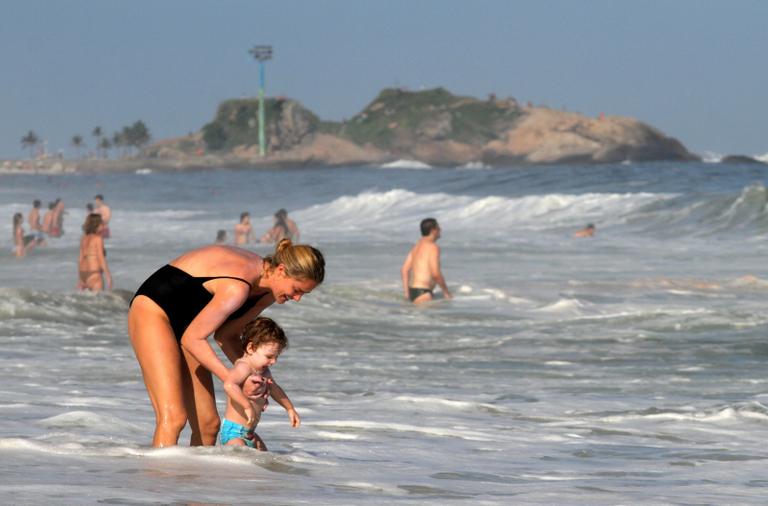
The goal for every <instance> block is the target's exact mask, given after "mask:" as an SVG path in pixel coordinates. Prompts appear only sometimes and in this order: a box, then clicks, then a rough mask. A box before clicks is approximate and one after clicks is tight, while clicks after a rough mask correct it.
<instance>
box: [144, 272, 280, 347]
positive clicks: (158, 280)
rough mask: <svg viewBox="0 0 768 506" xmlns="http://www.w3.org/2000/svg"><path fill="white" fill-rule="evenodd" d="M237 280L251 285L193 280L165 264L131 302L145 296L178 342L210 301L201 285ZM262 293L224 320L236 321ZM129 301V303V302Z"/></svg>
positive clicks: (148, 279) (208, 279) (209, 294)
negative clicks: (164, 318) (168, 321)
mask: <svg viewBox="0 0 768 506" xmlns="http://www.w3.org/2000/svg"><path fill="white" fill-rule="evenodd" d="M222 278H223V279H237V280H240V281H242V282H243V283H245V284H247V285H248V286H249V287H250V286H251V284H250V283H249V282H248V281H246V280H244V279H242V278H236V277H234V276H208V277H202V276H201V277H195V276H192V275H190V274H188V273H186V272H184V271H182V270H181V269H179V268H178V267H174V266H172V265H165V266H163V267H161V268H160V269H158V270H157V271H155V273H154V274H152V275H151V276H150V277H149V278H147V280H146V281H144V283H143V284H142V285H141V286H140V287H139V289H138V290H137V291H136V294H135V295H134V296H133V299H135V298H136V297H138V296H139V295H145V296H147V297H149V298H150V299H152V300H153V301H154V302H155V304H157V305H158V306H160V308H162V310H163V311H165V314H166V315H167V316H168V320H170V322H171V328H172V329H173V333H174V334H175V335H176V340H177V341H181V336H182V335H184V331H185V330H187V327H189V324H190V323H192V320H194V319H195V317H196V316H197V315H198V314H199V313H200V311H202V310H203V308H204V307H205V306H207V305H208V303H209V302H210V301H211V299H213V294H212V293H211V292H209V291H208V290H206V289H205V287H204V286H203V283H205V282H206V281H210V280H211V279H222ZM264 295H265V294H260V295H256V296H253V297H249V298H248V299H247V300H246V301H245V302H244V303H243V305H242V306H240V307H239V308H238V309H237V310H236V311H235V312H234V313H232V314H231V315H229V318H227V321H230V320H236V319H237V318H240V317H241V316H243V315H244V314H245V313H247V312H248V311H249V310H250V309H251V308H253V306H255V305H256V303H257V302H259V299H261V298H262V297H263V296H264ZM133 299H131V303H133Z"/></svg>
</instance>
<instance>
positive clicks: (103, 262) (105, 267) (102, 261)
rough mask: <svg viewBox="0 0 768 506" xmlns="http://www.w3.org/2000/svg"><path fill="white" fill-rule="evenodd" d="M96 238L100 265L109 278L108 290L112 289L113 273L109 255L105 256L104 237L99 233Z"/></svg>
mask: <svg viewBox="0 0 768 506" xmlns="http://www.w3.org/2000/svg"><path fill="white" fill-rule="evenodd" d="M94 240H95V241H96V246H95V247H96V259H97V260H98V261H99V267H100V268H101V270H102V271H103V272H104V277H105V278H106V280H107V290H111V289H112V273H110V272H109V266H108V265H107V257H106V256H104V239H102V238H101V236H99V235H97V236H96V237H95V238H94Z"/></svg>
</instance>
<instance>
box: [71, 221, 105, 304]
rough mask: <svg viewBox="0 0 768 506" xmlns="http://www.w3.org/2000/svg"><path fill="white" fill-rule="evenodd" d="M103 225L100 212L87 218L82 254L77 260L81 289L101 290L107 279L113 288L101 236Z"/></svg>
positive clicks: (81, 247)
mask: <svg viewBox="0 0 768 506" xmlns="http://www.w3.org/2000/svg"><path fill="white" fill-rule="evenodd" d="M103 227H104V223H103V222H102V221H101V215H100V214H97V213H91V214H89V215H88V217H87V218H86V219H85V225H83V237H81V238H80V256H79V258H78V261H77V268H78V272H79V279H78V282H77V287H78V288H79V289H81V290H90V291H92V292H100V291H102V290H103V289H104V280H105V279H106V282H107V283H106V285H107V290H111V289H112V274H111V273H110V272H109V266H108V265H107V255H106V252H105V251H104V240H103V239H102V237H101V229H102V228H103Z"/></svg>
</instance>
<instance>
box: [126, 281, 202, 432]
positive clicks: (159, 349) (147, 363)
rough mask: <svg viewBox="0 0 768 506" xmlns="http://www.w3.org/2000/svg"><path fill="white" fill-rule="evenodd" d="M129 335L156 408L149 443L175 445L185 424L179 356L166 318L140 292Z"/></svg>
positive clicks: (178, 350)
mask: <svg viewBox="0 0 768 506" xmlns="http://www.w3.org/2000/svg"><path fill="white" fill-rule="evenodd" d="M128 334H129V335H130V336H131V344H132V345H133V350H134V352H135V353H136V358H137V359H138V361H139V365H140V366H141V372H142V374H143V376H144V383H145V384H146V386H147V392H148V393H149V399H150V400H151V401H152V407H153V408H154V409H155V423H156V426H155V434H154V437H153V438H152V446H155V447H162V446H172V445H176V444H178V441H179V434H181V431H182V429H183V428H184V425H186V423H187V411H186V409H185V405H184V389H185V385H184V381H183V379H182V360H183V358H182V355H181V349H180V347H179V343H178V342H177V341H176V336H175V335H174V334H173V330H172V329H171V326H170V323H169V322H168V317H167V316H166V315H165V313H164V312H163V310H162V309H160V306H158V305H157V304H155V303H154V302H153V301H152V300H151V299H149V298H148V297H145V296H143V295H139V296H138V297H136V298H135V299H134V300H133V303H132V304H131V309H130V310H129V311H128Z"/></svg>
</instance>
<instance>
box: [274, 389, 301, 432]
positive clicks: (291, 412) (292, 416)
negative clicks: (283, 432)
mask: <svg viewBox="0 0 768 506" xmlns="http://www.w3.org/2000/svg"><path fill="white" fill-rule="evenodd" d="M269 395H270V397H272V398H273V399H274V400H275V402H277V403H278V404H280V405H281V406H282V407H283V408H285V410H286V411H287V412H288V419H289V420H290V422H291V427H298V426H299V425H301V418H299V413H297V412H296V408H294V407H293V403H292V402H291V400H290V399H289V398H288V395H287V394H286V393H285V391H284V390H283V389H282V388H280V385H278V384H277V383H275V381H274V379H273V380H272V383H271V384H270V385H269Z"/></svg>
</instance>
